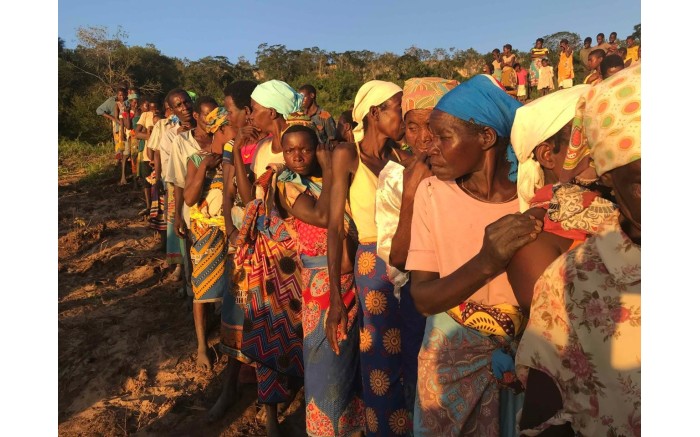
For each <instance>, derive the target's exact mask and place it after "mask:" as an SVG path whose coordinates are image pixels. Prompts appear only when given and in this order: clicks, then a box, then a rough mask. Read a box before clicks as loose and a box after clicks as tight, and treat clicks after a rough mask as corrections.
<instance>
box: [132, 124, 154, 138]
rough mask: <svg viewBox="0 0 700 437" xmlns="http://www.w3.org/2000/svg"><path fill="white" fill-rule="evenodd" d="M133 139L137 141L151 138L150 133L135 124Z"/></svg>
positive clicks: (142, 126)
mask: <svg viewBox="0 0 700 437" xmlns="http://www.w3.org/2000/svg"><path fill="white" fill-rule="evenodd" d="M135 132H136V133H135V135H134V136H135V137H136V138H137V139H139V140H148V139H149V138H150V137H151V132H150V131H149V130H148V129H146V127H145V126H144V125H142V124H138V123H137V124H136V130H135Z"/></svg>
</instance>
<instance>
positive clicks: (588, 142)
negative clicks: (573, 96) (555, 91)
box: [561, 64, 642, 182]
mask: <svg viewBox="0 0 700 437" xmlns="http://www.w3.org/2000/svg"><path fill="white" fill-rule="evenodd" d="M641 92H642V66H641V64H638V65H635V66H632V67H628V68H625V69H624V70H622V71H621V72H619V73H616V74H615V75H613V76H610V77H609V78H607V79H605V80H604V81H602V82H601V83H600V84H598V85H596V86H594V87H592V88H591V89H590V90H589V91H588V92H587V93H586V94H585V95H584V96H582V97H581V99H580V100H579V101H578V104H577V106H576V116H575V117H574V122H573V127H572V131H571V142H570V143H569V148H568V150H567V154H566V160H565V161H564V171H563V172H562V177H561V180H562V182H568V181H570V180H572V179H573V178H574V177H576V176H577V175H579V174H580V173H581V172H582V171H584V170H585V169H587V168H588V167H590V166H592V167H594V168H595V171H596V173H597V174H598V175H602V174H604V173H606V172H608V171H610V170H613V169H615V168H617V167H622V166H623V165H626V164H629V163H630V162H634V161H636V160H638V159H641V157H642V138H641V128H642V98H641Z"/></svg>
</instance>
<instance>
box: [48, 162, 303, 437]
mask: <svg viewBox="0 0 700 437" xmlns="http://www.w3.org/2000/svg"><path fill="white" fill-rule="evenodd" d="M117 180H118V178H117V175H116V169H115V170H114V171H110V173H109V174H106V175H104V176H103V177H102V178H101V179H99V178H98V179H97V180H93V181H91V182H90V183H89V184H85V183H84V182H83V183H81V182H80V181H79V180H77V177H76V175H65V176H63V177H62V178H61V180H59V199H58V210H59V213H58V222H59V235H58V239H59V256H58V258H59V259H58V261H59V267H58V276H59V279H58V302H59V304H58V310H59V322H58V337H59V346H58V350H59V356H58V365H59V374H58V389H59V394H58V410H59V424H58V431H59V435H65V436H69V435H70V436H73V435H95V436H97V435H99V436H112V435H126V434H129V435H131V434H137V435H207V436H212V435H221V436H263V435H265V429H264V420H261V419H262V414H261V406H260V405H257V403H256V391H255V384H254V383H253V384H250V383H248V384H243V385H241V390H240V398H239V400H238V402H237V404H236V405H235V406H234V407H233V408H231V410H230V411H229V412H228V414H227V415H226V416H225V417H224V418H223V419H221V420H219V421H218V422H216V423H214V424H208V423H207V422H206V413H207V410H208V409H209V408H210V407H211V406H212V405H213V404H214V402H215V401H216V398H217V397H218V395H219V392H220V389H221V372H222V370H223V369H224V367H225V365H226V360H227V357H218V359H217V361H216V363H215V365H214V372H212V373H210V374H205V373H203V372H201V371H198V370H197V369H196V368H195V362H194V351H195V346H196V341H195V336H194V325H193V321H192V313H191V310H190V308H189V306H188V303H187V301H186V300H185V299H183V298H180V297H177V289H178V284H177V283H176V282H168V281H167V280H166V279H167V278H166V276H167V275H166V271H165V267H164V265H163V259H164V254H163V253H162V252H161V251H160V249H159V241H158V238H157V236H156V235H155V234H154V232H153V231H151V230H150V229H148V227H147V226H146V222H145V221H143V219H142V218H141V217H138V216H137V213H138V211H139V210H140V209H141V208H143V200H142V199H141V196H142V193H141V190H137V189H135V188H134V187H133V186H132V185H131V184H129V185H127V186H124V187H118V186H117ZM212 321H213V323H212V326H211V330H210V344H211V345H212V346H215V345H216V344H217V343H218V328H219V327H218V323H216V322H217V318H216V317H213V318H212ZM303 410H304V408H303V392H300V394H299V396H297V399H296V400H295V402H294V403H293V404H292V406H291V407H290V409H289V410H288V411H287V412H286V413H285V415H284V416H283V421H282V431H283V432H284V433H285V435H290V436H297V435H306V434H305V433H304V432H303V429H304V416H303Z"/></svg>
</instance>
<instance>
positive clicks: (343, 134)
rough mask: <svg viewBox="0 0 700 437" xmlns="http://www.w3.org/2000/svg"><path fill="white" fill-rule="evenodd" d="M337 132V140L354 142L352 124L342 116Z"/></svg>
mask: <svg viewBox="0 0 700 437" xmlns="http://www.w3.org/2000/svg"><path fill="white" fill-rule="evenodd" d="M335 132H336V135H335V139H336V140H338V141H345V142H347V143H352V142H353V136H352V124H351V123H349V122H348V121H347V120H346V119H344V118H342V117H341V118H339V119H338V125H337V126H336V129H335Z"/></svg>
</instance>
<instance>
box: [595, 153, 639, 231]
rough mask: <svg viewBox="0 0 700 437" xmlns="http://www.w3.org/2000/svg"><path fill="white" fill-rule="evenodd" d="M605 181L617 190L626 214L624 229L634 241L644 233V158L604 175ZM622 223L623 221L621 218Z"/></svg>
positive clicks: (620, 203)
mask: <svg viewBox="0 0 700 437" xmlns="http://www.w3.org/2000/svg"><path fill="white" fill-rule="evenodd" d="M602 179H603V182H604V183H606V185H609V186H611V187H612V189H613V191H615V199H616V201H617V205H618V206H619V207H620V213H621V214H622V216H624V222H626V226H625V225H624V224H623V230H624V231H625V233H627V235H629V237H630V238H631V239H632V240H633V241H634V240H635V239H638V240H639V241H638V243H639V242H641V234H642V160H641V159H638V160H636V161H633V162H630V163H629V164H626V165H623V166H622V167H618V168H616V169H613V170H610V171H609V172H607V173H606V174H604V175H603V178H602ZM621 223H623V221H622V220H621Z"/></svg>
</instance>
